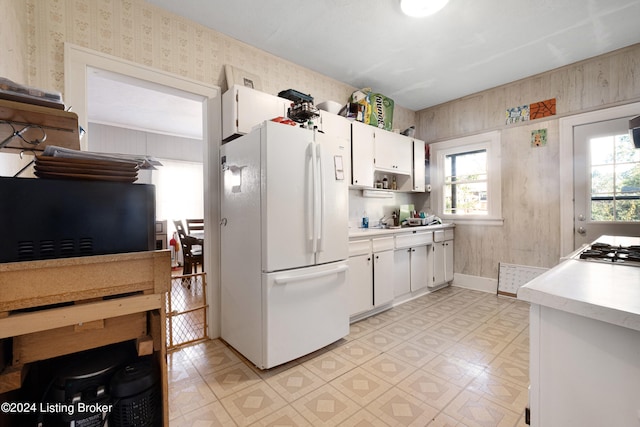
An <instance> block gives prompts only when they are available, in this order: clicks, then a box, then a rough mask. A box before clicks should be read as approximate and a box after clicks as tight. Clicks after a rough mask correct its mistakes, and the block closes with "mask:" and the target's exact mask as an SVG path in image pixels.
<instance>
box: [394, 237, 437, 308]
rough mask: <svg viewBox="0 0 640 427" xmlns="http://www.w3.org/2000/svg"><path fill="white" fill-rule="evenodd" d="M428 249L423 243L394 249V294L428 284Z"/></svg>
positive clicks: (405, 292)
mask: <svg viewBox="0 0 640 427" xmlns="http://www.w3.org/2000/svg"><path fill="white" fill-rule="evenodd" d="M430 249H431V248H430V247H429V246H426V245H425V246H418V247H414V248H413V247H412V248H402V249H397V250H396V251H394V264H395V265H394V282H393V292H394V295H395V296H400V295H404V294H407V293H409V292H415V291H418V290H420V289H424V288H426V287H427V286H428V285H429V279H430V277H431V274H430V270H431V268H430V266H431V263H430V262H429V261H430V257H429V254H430Z"/></svg>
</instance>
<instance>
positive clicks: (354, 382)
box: [330, 367, 392, 406]
mask: <svg viewBox="0 0 640 427" xmlns="http://www.w3.org/2000/svg"><path fill="white" fill-rule="evenodd" d="M330 384H331V385H332V386H333V387H335V388H336V389H337V390H339V391H340V392H342V393H343V394H344V395H345V396H347V397H349V398H350V399H351V400H353V401H354V402H356V403H357V404H359V405H360V406H365V405H367V404H368V403H369V402H371V401H373V400H375V399H376V398H377V397H378V396H380V395H381V394H382V393H384V392H386V391H387V390H389V389H390V388H391V387H392V385H391V384H389V383H388V382H386V381H384V380H383V379H381V378H379V377H378V376H376V375H373V374H372V373H371V372H369V371H368V370H367V369H364V368H361V367H358V368H355V369H353V370H351V371H349V372H347V373H346V374H344V375H341V376H339V377H338V378H336V379H334V380H333V381H331V382H330Z"/></svg>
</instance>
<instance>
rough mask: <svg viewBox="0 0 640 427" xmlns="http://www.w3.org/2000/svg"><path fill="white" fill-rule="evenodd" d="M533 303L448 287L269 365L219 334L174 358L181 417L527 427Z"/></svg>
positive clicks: (172, 382) (174, 395) (174, 415)
mask: <svg viewBox="0 0 640 427" xmlns="http://www.w3.org/2000/svg"><path fill="white" fill-rule="evenodd" d="M528 325H529V306H528V304H527V303H524V302H521V301H517V300H515V299H514V298H509V297H502V296H496V295H492V294H487V293H482V292H477V291H471V290H466V289H462V288H457V287H448V288H445V289H442V290H439V291H437V292H434V293H431V294H428V295H425V296H422V297H420V298H418V299H416V300H413V301H410V302H407V303H405V304H403V305H400V306H398V307H395V308H393V309H391V310H388V311H385V312H383V313H380V314H378V315H376V316H373V317H370V318H368V319H365V320H362V321H360V322H357V323H354V324H352V325H351V333H350V334H349V335H348V336H347V337H345V338H344V339H343V340H340V341H339V342H337V343H334V344H332V345H331V346H329V347H327V348H325V349H322V350H320V351H318V352H315V353H313V354H311V355H308V356H306V357H303V358H301V359H298V360H295V361H293V362H290V363H288V364H286V365H283V366H281V367H276V368H273V369H270V370H268V371H260V370H258V369H257V368H255V367H254V366H252V365H251V364H250V363H249V362H247V361H246V359H244V358H243V357H242V356H240V355H239V354H238V353H237V352H235V351H234V350H233V349H231V348H230V347H228V346H226V345H225V343H224V342H222V341H220V340H213V341H207V342H205V343H201V344H197V345H194V346H191V347H188V348H184V349H182V350H180V351H178V352H174V353H172V354H170V355H169V360H168V362H169V413H170V416H169V417H170V425H171V427H178V426H194V427H195V426H236V425H237V426H429V427H445V426H447V427H449V426H450V427H454V426H456V427H465V426H466V427H474V426H482V427H503V426H506V427H523V426H525V422H524V408H525V406H526V404H527V385H528V383H529V375H528V363H529V327H528Z"/></svg>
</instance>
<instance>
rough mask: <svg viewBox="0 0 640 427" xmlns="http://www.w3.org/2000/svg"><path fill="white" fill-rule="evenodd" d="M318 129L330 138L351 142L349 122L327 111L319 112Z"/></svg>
mask: <svg viewBox="0 0 640 427" xmlns="http://www.w3.org/2000/svg"><path fill="white" fill-rule="evenodd" d="M316 120H318V129H320V130H321V131H322V132H324V133H325V134H326V135H329V136H331V137H335V138H340V139H342V140H347V141H349V140H351V122H350V121H349V120H348V119H347V118H346V117H342V116H339V115H337V114H332V113H330V112H328V111H320V117H319V118H318V119H316Z"/></svg>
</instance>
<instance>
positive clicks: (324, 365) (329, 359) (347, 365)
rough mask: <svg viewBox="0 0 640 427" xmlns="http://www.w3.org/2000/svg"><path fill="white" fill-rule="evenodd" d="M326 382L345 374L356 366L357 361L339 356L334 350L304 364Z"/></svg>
mask: <svg viewBox="0 0 640 427" xmlns="http://www.w3.org/2000/svg"><path fill="white" fill-rule="evenodd" d="M302 366H304V367H305V368H307V369H308V370H310V371H311V372H313V373H314V374H316V375H317V376H318V377H320V378H321V379H323V380H324V381H326V382H329V381H331V380H332V379H334V378H337V377H339V376H340V375H342V374H345V373H347V372H349V371H350V370H352V369H353V368H355V367H356V364H355V363H352V362H350V361H348V360H347V359H345V358H343V357H340V356H338V355H337V354H336V353H334V352H332V351H331V352H329V353H325V354H323V355H321V356H318V357H316V358H314V359H311V360H308V361H306V362H304V363H303V364H302Z"/></svg>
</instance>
